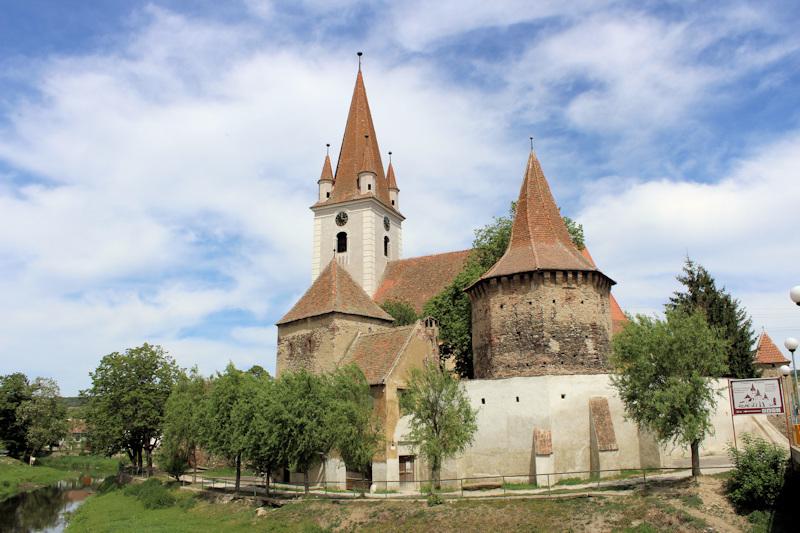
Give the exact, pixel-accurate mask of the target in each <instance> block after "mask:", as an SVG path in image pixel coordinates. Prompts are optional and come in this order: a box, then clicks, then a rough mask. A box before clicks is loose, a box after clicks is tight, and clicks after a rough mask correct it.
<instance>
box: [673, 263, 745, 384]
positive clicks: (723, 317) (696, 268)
mask: <svg viewBox="0 0 800 533" xmlns="http://www.w3.org/2000/svg"><path fill="white" fill-rule="evenodd" d="M678 281H680V282H681V284H682V285H683V286H684V287H685V290H683V291H675V293H674V294H673V295H672V297H671V298H670V300H669V303H667V305H666V307H667V309H668V310H672V309H680V310H684V311H686V312H691V311H692V310H694V309H699V310H701V311H702V312H703V313H704V314H705V317H706V320H707V321H708V324H709V326H711V327H712V328H714V329H716V330H717V332H718V333H719V335H720V336H721V337H722V338H723V339H725V340H726V341H727V343H728V349H727V353H726V356H727V364H728V370H727V372H728V375H730V376H731V377H734V378H740V379H741V378H753V377H757V376H758V371H757V369H756V367H755V365H754V351H753V347H754V345H755V332H754V331H753V321H752V320H751V319H750V317H749V316H748V315H747V312H746V311H745V309H744V307H742V305H741V302H739V300H736V299H735V298H733V296H731V295H730V294H729V293H728V292H727V291H726V290H725V287H722V288H718V287H717V284H716V282H715V281H714V278H713V277H712V276H711V274H709V272H708V271H707V270H706V269H705V268H703V266H702V265H700V264H698V263H695V262H694V261H692V260H691V259H689V258H688V257H687V258H686V262H685V263H684V265H683V273H682V274H680V275H679V276H678Z"/></svg>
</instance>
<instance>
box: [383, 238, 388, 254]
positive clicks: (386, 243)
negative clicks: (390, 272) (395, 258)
mask: <svg viewBox="0 0 800 533" xmlns="http://www.w3.org/2000/svg"><path fill="white" fill-rule="evenodd" d="M383 256H384V257H389V237H384V238H383Z"/></svg>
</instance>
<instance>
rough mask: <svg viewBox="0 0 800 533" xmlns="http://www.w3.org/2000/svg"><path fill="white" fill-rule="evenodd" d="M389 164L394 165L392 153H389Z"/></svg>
mask: <svg viewBox="0 0 800 533" xmlns="http://www.w3.org/2000/svg"><path fill="white" fill-rule="evenodd" d="M389 164H390V165H391V164H392V151H391V150H390V151H389Z"/></svg>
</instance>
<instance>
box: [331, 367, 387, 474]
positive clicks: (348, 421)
mask: <svg viewBox="0 0 800 533" xmlns="http://www.w3.org/2000/svg"><path fill="white" fill-rule="evenodd" d="M327 388H328V393H327V411H328V415H327V418H326V420H325V425H326V427H327V428H328V430H329V431H330V442H331V445H332V447H333V448H335V449H336V450H337V451H338V452H339V455H340V456H341V458H342V460H343V461H344V462H345V464H346V465H347V467H348V468H349V469H350V470H354V471H357V472H361V473H364V474H366V473H367V472H368V471H369V468H370V467H371V466H372V458H373V457H374V455H375V453H376V452H377V451H378V445H379V444H380V438H381V431H380V421H379V420H378V418H377V416H376V415H375V413H374V411H373V407H372V396H371V395H370V392H369V383H368V382H367V378H366V377H364V373H363V372H361V369H360V368H358V367H357V366H356V365H353V364H351V365H347V366H344V367H341V368H339V369H337V370H336V371H335V372H333V373H332V374H330V375H328V376H327Z"/></svg>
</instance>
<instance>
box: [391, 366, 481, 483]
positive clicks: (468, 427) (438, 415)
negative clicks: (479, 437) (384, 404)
mask: <svg viewBox="0 0 800 533" xmlns="http://www.w3.org/2000/svg"><path fill="white" fill-rule="evenodd" d="M400 401H401V408H402V409H403V412H405V413H407V414H409V415H411V422H410V429H411V431H410V433H409V438H410V439H411V441H412V442H413V446H414V448H415V449H416V450H418V451H419V453H420V455H421V456H422V457H424V458H425V460H426V461H427V462H428V464H429V465H430V467H431V478H432V479H433V480H434V484H435V488H436V489H439V488H441V481H440V473H441V468H442V462H443V461H444V459H447V458H449V457H453V456H455V455H456V454H459V453H463V452H464V450H466V449H467V447H469V446H470V445H471V444H472V440H473V438H474V436H475V432H476V431H477V429H478V425H477V416H478V411H477V410H476V409H473V408H472V407H471V406H470V404H469V398H468V397H467V394H466V391H465V390H464V386H463V385H462V384H461V383H460V382H459V381H458V379H457V378H456V377H455V376H454V375H453V374H452V373H450V372H448V371H446V370H443V369H442V368H441V366H440V365H439V364H438V363H437V362H434V361H428V362H427V363H426V364H425V367H424V368H423V369H418V368H416V369H413V370H412V371H411V376H410V378H409V381H408V388H407V390H406V391H405V393H404V394H403V395H402V396H401V397H400Z"/></svg>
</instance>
